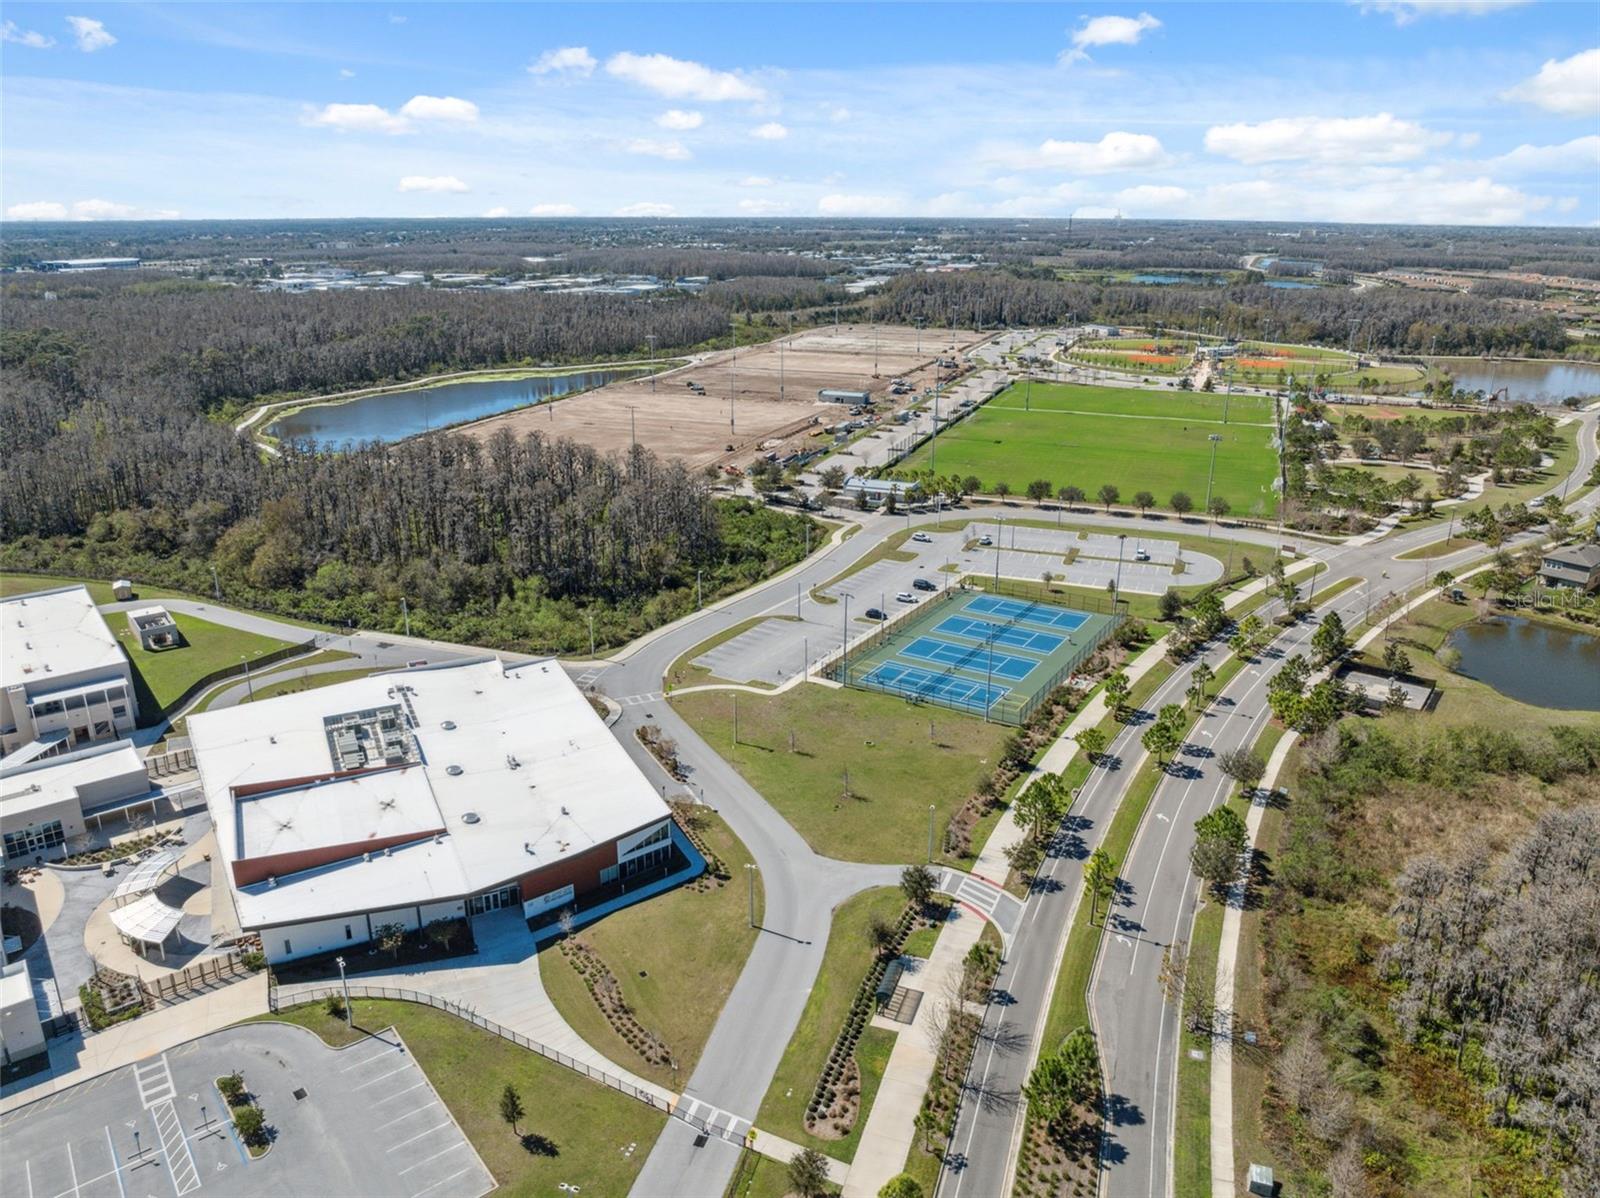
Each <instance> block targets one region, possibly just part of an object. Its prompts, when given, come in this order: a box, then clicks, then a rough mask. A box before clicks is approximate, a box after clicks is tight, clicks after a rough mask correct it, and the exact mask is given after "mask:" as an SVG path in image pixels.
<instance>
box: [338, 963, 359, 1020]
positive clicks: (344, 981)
mask: <svg viewBox="0 0 1600 1198" xmlns="http://www.w3.org/2000/svg"><path fill="white" fill-rule="evenodd" d="M333 962H334V964H335V965H337V966H338V967H339V986H340V988H341V989H343V990H344V1021H345V1023H346V1024H348V1025H349V1026H351V1027H354V1026H355V1025H356V1017H355V1014H354V1013H353V1012H352V1011H351V1010H350V980H349V979H348V978H347V977H345V975H344V958H343V957H335V958H334V959H333Z"/></svg>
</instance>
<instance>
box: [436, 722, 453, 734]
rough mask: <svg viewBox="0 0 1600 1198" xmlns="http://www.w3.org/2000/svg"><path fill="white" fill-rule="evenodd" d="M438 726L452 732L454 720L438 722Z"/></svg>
mask: <svg viewBox="0 0 1600 1198" xmlns="http://www.w3.org/2000/svg"><path fill="white" fill-rule="evenodd" d="M439 727H441V728H443V729H444V730H445V731H446V732H454V731H455V730H456V722H455V721H454V720H446V721H445V722H444V723H442V724H440V725H439Z"/></svg>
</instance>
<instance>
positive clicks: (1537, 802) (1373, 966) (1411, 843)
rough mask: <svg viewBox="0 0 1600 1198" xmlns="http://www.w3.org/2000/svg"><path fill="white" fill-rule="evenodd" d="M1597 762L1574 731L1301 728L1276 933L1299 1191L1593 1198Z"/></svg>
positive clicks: (1282, 1140) (1275, 903) (1275, 1001)
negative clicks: (1303, 737)
mask: <svg viewBox="0 0 1600 1198" xmlns="http://www.w3.org/2000/svg"><path fill="white" fill-rule="evenodd" d="M1597 769H1600V734H1597V733H1596V732H1594V731H1593V730H1589V729H1584V728H1579V727H1572V726H1556V727H1554V728H1551V729H1550V730H1549V731H1548V732H1526V733H1520V734H1519V733H1513V732H1509V731H1505V730H1501V729H1491V728H1486V727H1476V726H1468V727H1457V728H1451V729H1446V730H1442V731H1432V732H1427V733H1419V734H1410V733H1407V734H1394V733H1391V732H1389V731H1387V730H1386V729H1385V728H1383V727H1376V728H1372V727H1368V728H1362V727H1360V726H1356V725H1351V724H1350V723H1348V722H1347V723H1345V724H1343V725H1340V726H1339V727H1338V728H1336V729H1334V730H1331V731H1329V732H1327V733H1324V734H1322V735H1321V736H1319V737H1317V738H1314V739H1313V740H1312V741H1311V742H1310V743H1309V744H1308V745H1307V746H1306V747H1305V749H1304V750H1303V764H1302V768H1301V769H1300V771H1299V778H1298V783H1297V785H1296V786H1295V788H1294V790H1293V797H1292V799H1291V801H1290V803H1289V806H1288V808H1287V811H1286V825H1285V832H1284V836H1283V839H1282V842H1281V845H1280V848H1279V851H1278V854H1277V857H1276V860H1275V861H1273V862H1272V877H1271V881H1270V885H1269V888H1268V895H1267V906H1268V909H1267V914H1266V923H1265V928H1264V938H1265V944H1266V948H1265V954H1266V958H1265V972H1266V978H1265V985H1266V1002H1267V1018H1268V1021H1269V1023H1270V1028H1269V1034H1270V1037H1271V1041H1272V1043H1273V1044H1274V1046H1275V1047H1276V1048H1277V1052H1276V1053H1275V1057H1274V1063H1273V1068H1272V1076H1271V1089H1270V1090H1269V1092H1268V1094H1267V1095H1266V1097H1265V1099H1264V1103H1265V1108H1264V1110H1263V1112H1262V1114H1263V1116H1264V1119H1265V1124H1266V1126H1268V1127H1270V1128H1271V1129H1272V1130H1271V1132H1270V1138H1271V1139H1272V1141H1273V1143H1274V1146H1275V1148H1276V1149H1277V1150H1279V1152H1280V1153H1281V1155H1282V1158H1283V1159H1284V1160H1285V1161H1287V1162H1289V1163H1290V1167H1289V1169H1288V1170H1287V1172H1288V1174H1289V1176H1288V1177H1287V1178H1286V1180H1285V1184H1286V1186H1288V1187H1290V1188H1293V1189H1294V1190H1295V1192H1305V1193H1331V1194H1333V1195H1337V1196H1339V1198H1364V1196H1367V1195H1383V1196H1389V1195H1393V1196H1396V1198H1398V1196H1399V1195H1406V1194H1415V1193H1420V1192H1427V1193H1462V1194H1473V1195H1476V1194H1494V1195H1497V1196H1505V1198H1544V1196H1547V1195H1554V1194H1556V1193H1558V1192H1564V1193H1565V1194H1566V1195H1568V1198H1592V1196H1593V1195H1595V1194H1596V1193H1600V1135H1597V1129H1600V886H1597V885H1596V879H1597V874H1600V807H1596V806H1595V799H1596V792H1595V786H1594V781H1593V780H1594V777H1595V771H1596V770H1597Z"/></svg>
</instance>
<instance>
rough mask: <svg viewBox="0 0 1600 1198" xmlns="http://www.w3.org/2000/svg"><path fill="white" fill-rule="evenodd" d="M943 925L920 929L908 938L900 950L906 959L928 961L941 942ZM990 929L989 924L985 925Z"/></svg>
mask: <svg viewBox="0 0 1600 1198" xmlns="http://www.w3.org/2000/svg"><path fill="white" fill-rule="evenodd" d="M943 926H944V925H943V924H940V925H938V926H936V927H931V928H918V929H917V930H916V931H915V932H912V933H911V935H909V936H907V937H906V943H905V947H904V948H902V949H901V950H900V955H901V956H904V957H921V958H922V959H923V960H927V959H928V958H929V957H931V956H933V946H934V945H935V944H937V943H938V942H939V933H940V931H941V930H942V929H943ZM984 926H985V927H988V926H989V925H988V924H985V925H984Z"/></svg>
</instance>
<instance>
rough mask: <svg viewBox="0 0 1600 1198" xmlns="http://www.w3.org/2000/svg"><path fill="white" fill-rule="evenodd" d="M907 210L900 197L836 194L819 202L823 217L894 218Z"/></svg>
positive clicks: (818, 205)
mask: <svg viewBox="0 0 1600 1198" xmlns="http://www.w3.org/2000/svg"><path fill="white" fill-rule="evenodd" d="M905 210H906V205H905V201H904V200H901V199H900V198H899V197H898V196H885V195H843V194H838V193H835V194H833V195H825V196H823V197H822V198H821V199H820V200H818V201H817V211H818V212H820V213H821V214H822V215H823V216H892V215H893V214H895V213H896V212H904V211H905Z"/></svg>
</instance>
